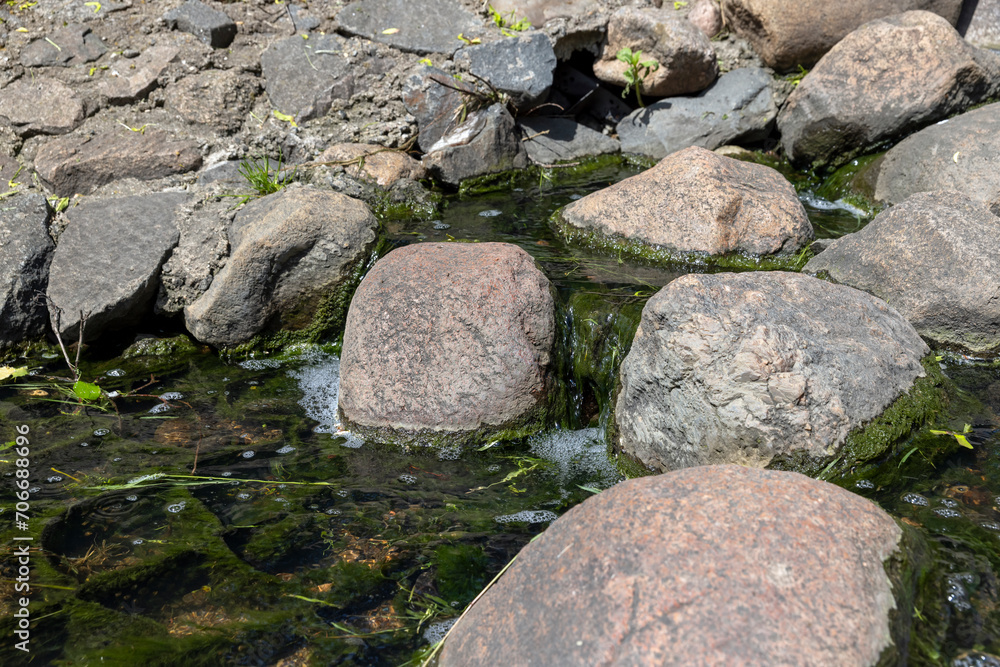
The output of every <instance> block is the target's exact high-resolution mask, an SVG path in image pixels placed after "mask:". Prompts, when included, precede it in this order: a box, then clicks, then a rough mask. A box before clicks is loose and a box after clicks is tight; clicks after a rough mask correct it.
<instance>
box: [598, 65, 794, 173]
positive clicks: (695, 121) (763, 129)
mask: <svg viewBox="0 0 1000 667" xmlns="http://www.w3.org/2000/svg"><path fill="white" fill-rule="evenodd" d="M777 115H778V105H777V104H776V103H775V99H774V89H773V83H772V79H771V75H770V74H769V73H768V72H767V71H766V70H764V69H762V68H760V67H741V68H740V69H737V70H733V71H732V72H728V73H726V74H724V75H723V76H722V77H720V78H719V80H718V81H716V82H715V83H714V84H712V86H711V87H710V88H709V89H708V90H705V91H703V92H702V93H700V94H698V95H697V96H695V97H671V98H668V99H665V100H660V101H659V102H655V103H653V104H650V105H649V106H647V107H646V108H644V109H636V110H635V111H633V112H632V113H630V114H629V115H628V116H626V117H625V118H623V119H622V120H621V122H620V123H618V128H617V129H618V138H619V139H620V140H621V142H622V151H624V152H626V153H639V154H641V155H648V156H649V157H653V158H656V159H660V158H663V157H666V156H667V155H670V154H671V153H673V152H676V151H679V150H681V149H682V148H687V147H688V146H701V147H702V148H707V149H708V150H715V149H716V148H718V147H719V146H724V145H726V144H731V143H739V142H753V141H760V140H762V139H765V138H766V137H767V135H768V133H769V132H770V130H771V127H772V126H773V125H774V119H775V117H776V116H777Z"/></svg>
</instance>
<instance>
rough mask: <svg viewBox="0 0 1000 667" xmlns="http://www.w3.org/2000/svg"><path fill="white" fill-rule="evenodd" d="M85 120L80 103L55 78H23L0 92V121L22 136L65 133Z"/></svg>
mask: <svg viewBox="0 0 1000 667" xmlns="http://www.w3.org/2000/svg"><path fill="white" fill-rule="evenodd" d="M85 117H86V108H85V107H84V104H83V100H81V99H80V98H79V97H78V96H77V95H76V93H75V92H73V89H72V88H70V87H69V86H67V85H66V84H64V83H62V82H61V81H57V80H55V79H49V78H44V77H34V78H32V77H27V76H26V77H21V78H20V79H18V80H17V81H15V82H13V83H11V84H10V85H9V86H7V87H6V88H4V89H3V90H0V119H6V121H7V122H8V123H9V124H10V125H11V127H12V128H13V129H14V131H15V132H17V133H18V134H19V135H20V136H22V137H31V136H34V135H36V134H65V133H66V132H70V131H72V130H73V129H74V128H75V127H76V126H77V125H79V124H80V123H82V122H83V119H84V118H85Z"/></svg>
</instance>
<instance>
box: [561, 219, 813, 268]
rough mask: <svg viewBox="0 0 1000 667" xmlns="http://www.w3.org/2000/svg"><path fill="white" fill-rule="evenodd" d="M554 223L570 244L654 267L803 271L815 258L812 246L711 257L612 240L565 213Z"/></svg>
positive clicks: (651, 245) (641, 243) (700, 253)
mask: <svg viewBox="0 0 1000 667" xmlns="http://www.w3.org/2000/svg"><path fill="white" fill-rule="evenodd" d="M550 221H551V223H552V225H553V226H554V227H555V228H556V230H558V232H559V233H560V234H561V235H562V236H563V237H564V238H565V239H566V241H567V243H570V244H572V245H577V246H582V247H584V248H589V249H591V250H597V251H599V252H605V253H608V254H610V255H612V256H618V257H628V258H629V259H631V260H635V261H638V262H642V263H646V264H650V265H653V266H662V265H676V264H687V265H690V266H717V267H720V268H725V269H731V270H735V271H801V270H802V267H803V266H805V265H806V262H808V261H809V260H810V259H812V257H813V253H812V250H811V249H810V247H809V246H806V247H805V248H803V249H802V250H801V251H800V252H799V253H797V254H794V255H765V256H756V255H744V254H741V253H729V254H726V255H709V254H707V253H703V252H684V251H679V250H676V249H674V248H670V247H667V246H660V245H653V244H649V243H645V242H643V241H641V240H638V239H627V238H624V237H622V236H617V235H616V236H610V235H607V234H604V233H603V232H600V231H598V230H596V229H580V228H579V227H576V226H574V225H572V224H570V223H569V222H567V221H566V220H565V219H564V218H563V216H562V209H559V210H557V211H556V212H555V213H553V214H552V217H551V218H550Z"/></svg>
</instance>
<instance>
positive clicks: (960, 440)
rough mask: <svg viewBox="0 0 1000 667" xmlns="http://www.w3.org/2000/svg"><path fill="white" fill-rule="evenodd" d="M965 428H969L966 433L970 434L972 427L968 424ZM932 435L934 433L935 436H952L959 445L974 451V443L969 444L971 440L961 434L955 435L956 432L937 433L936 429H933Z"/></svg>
mask: <svg viewBox="0 0 1000 667" xmlns="http://www.w3.org/2000/svg"><path fill="white" fill-rule="evenodd" d="M965 426H966V428H967V430H966V431H965V432H966V433H968V432H969V431H971V430H972V427H971V426H969V425H968V424H966V425H965ZM931 433H933V434H934V435H950V436H952V437H954V438H955V440H956V441H957V442H958V444H960V445H962V446H963V447H966V448H968V449H973V447H972V443H971V442H969V439H968V438H966V437H965V436H964V435H962V434H961V433H955V432H954V431H935V430H934V429H931Z"/></svg>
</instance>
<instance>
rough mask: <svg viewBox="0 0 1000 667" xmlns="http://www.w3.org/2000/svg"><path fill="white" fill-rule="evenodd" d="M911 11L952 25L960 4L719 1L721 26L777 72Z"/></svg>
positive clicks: (948, 0)
mask: <svg viewBox="0 0 1000 667" xmlns="http://www.w3.org/2000/svg"><path fill="white" fill-rule="evenodd" d="M912 9H923V10H929V11H932V12H935V13H936V14H939V15H941V16H943V17H945V18H946V19H947V20H948V21H949V22H950V23H952V24H953V25H954V23H955V21H956V20H957V19H958V15H959V12H960V11H961V9H962V0H839V1H838V2H829V1H828V0H796V1H795V2H788V0H722V14H723V17H724V18H725V22H726V25H727V26H729V27H730V29H731V30H733V31H734V32H736V33H737V34H738V35H741V36H743V37H745V38H747V40H749V41H750V43H751V44H752V45H753V48H754V50H755V51H757V53H759V54H760V55H761V58H763V60H764V64H765V65H767V66H768V67H774V68H775V69H778V70H785V69H791V68H794V67H795V66H796V65H804V66H806V67H808V66H809V65H812V64H813V63H815V62H816V61H817V60H819V59H820V58H821V57H822V56H823V54H824V53H826V52H827V51H829V50H830V49H831V48H832V47H833V46H834V45H835V44H837V42H839V41H840V40H842V39H843V38H844V37H845V36H847V34H848V33H850V32H852V31H853V30H855V29H857V28H858V27H860V26H861V25H862V24H864V23H867V22H868V21H873V20H875V19H879V18H883V17H886V16H891V15H893V14H900V13H902V12H905V11H909V10H912ZM894 64H895V63H894Z"/></svg>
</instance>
